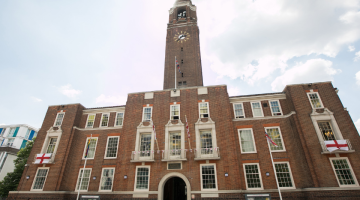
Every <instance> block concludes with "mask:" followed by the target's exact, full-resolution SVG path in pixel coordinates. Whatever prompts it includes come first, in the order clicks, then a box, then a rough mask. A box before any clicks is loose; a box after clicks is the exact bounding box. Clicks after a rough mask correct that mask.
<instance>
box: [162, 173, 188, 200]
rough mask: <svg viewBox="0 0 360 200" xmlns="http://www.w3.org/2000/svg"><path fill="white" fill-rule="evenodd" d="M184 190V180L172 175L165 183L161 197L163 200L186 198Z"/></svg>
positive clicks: (182, 199)
mask: <svg viewBox="0 0 360 200" xmlns="http://www.w3.org/2000/svg"><path fill="white" fill-rule="evenodd" d="M186 190H187V189H186V184H185V181H184V180H182V179H181V178H179V177H172V178H170V179H168V180H167V181H166V183H165V186H164V192H163V198H164V200H186V195H187V191H186Z"/></svg>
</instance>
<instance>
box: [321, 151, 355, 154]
mask: <svg viewBox="0 0 360 200" xmlns="http://www.w3.org/2000/svg"><path fill="white" fill-rule="evenodd" d="M336 153H355V150H349V151H343V150H336V151H333V152H330V151H322V152H321V154H336Z"/></svg>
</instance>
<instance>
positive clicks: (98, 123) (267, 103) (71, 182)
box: [9, 0, 360, 200]
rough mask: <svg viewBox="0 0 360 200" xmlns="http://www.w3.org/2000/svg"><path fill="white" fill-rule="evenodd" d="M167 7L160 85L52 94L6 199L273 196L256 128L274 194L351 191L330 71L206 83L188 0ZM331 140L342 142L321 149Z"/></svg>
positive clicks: (355, 167) (350, 166) (352, 156)
mask: <svg viewBox="0 0 360 200" xmlns="http://www.w3.org/2000/svg"><path fill="white" fill-rule="evenodd" d="M169 16H170V17H169V23H168V28H167V38H166V58H165V72H164V88H163V90H159V91H151V92H139V93H131V94H129V95H128V99H127V102H126V105H124V106H114V107H102V108H85V107H84V106H82V105H81V104H69V105H58V106H49V108H48V111H47V113H46V116H45V119H44V122H43V125H42V127H41V129H40V131H39V133H38V137H37V139H36V142H35V144H34V146H33V149H32V152H31V155H30V158H29V160H28V163H27V164H28V166H27V167H26V168H25V171H24V173H23V176H22V178H21V180H20V183H19V186H18V191H14V192H11V193H10V195H9V199H27V198H32V199H76V196H77V193H78V191H79V190H80V194H81V196H82V198H83V199H122V198H150V199H171V200H175V199H187V200H190V199H191V198H196V199H199V198H234V199H249V200H250V199H251V200H252V199H279V194H278V193H277V183H276V178H275V174H274V170H273V166H272V163H271V159H270V154H269V147H268V143H267V140H266V138H265V134H264V132H265V131H266V132H267V133H268V134H269V135H270V137H271V138H272V139H273V140H274V142H276V143H277V145H278V146H277V147H276V146H274V145H272V144H271V152H272V155H273V158H274V165H275V169H276V175H277V177H278V181H279V185H280V189H281V193H282V196H283V199H359V196H360V187H359V183H358V178H359V177H360V165H359V163H360V156H359V152H360V139H359V134H358V132H357V130H356V128H355V126H354V124H353V122H352V119H351V117H350V115H349V113H348V112H347V111H346V109H344V107H343V105H342V103H341V101H340V99H339V97H338V95H337V89H336V88H334V87H333V85H332V83H331V82H322V83H310V84H298V85H288V86H286V87H285V89H284V90H283V92H279V93H268V94H255V95H244V96H233V97H229V95H228V92H227V87H226V85H217V86H203V80H202V70H201V58H200V44H199V28H198V26H197V17H196V7H195V6H194V5H193V4H192V2H191V1H190V0H177V1H176V2H175V4H174V7H173V8H171V9H170V11H169ZM175 56H176V57H177V60H178V63H179V67H180V70H181V72H179V69H177V66H176V64H175ZM175 76H176V81H175ZM175 84H176V85H175ZM186 121H187V122H188V126H189V132H190V138H188V134H187V129H186ZM153 124H154V126H155V131H154V130H153ZM330 140H346V142H347V144H348V146H349V150H348V151H344V150H336V151H333V152H329V151H328V149H327V148H326V145H325V141H330ZM88 144H89V145H88ZM44 153H51V157H50V159H49V163H47V164H35V163H34V162H35V157H36V154H44ZM85 155H87V158H86V159H85ZM85 162H86V167H85V168H84V163H85ZM81 177H82V178H81ZM80 179H81V180H82V181H80Z"/></svg>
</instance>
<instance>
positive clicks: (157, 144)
mask: <svg viewBox="0 0 360 200" xmlns="http://www.w3.org/2000/svg"><path fill="white" fill-rule="evenodd" d="M151 123H152V126H153V133H154V137H155V141H156V146H157V148H158V151H159V150H160V149H159V143H158V141H157V137H156V132H155V130H154V129H155V125H154V121H153V119H152V117H151Z"/></svg>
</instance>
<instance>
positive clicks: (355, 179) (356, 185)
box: [329, 157, 359, 188]
mask: <svg viewBox="0 0 360 200" xmlns="http://www.w3.org/2000/svg"><path fill="white" fill-rule="evenodd" d="M344 159H345V160H346V161H347V163H348V165H349V166H350V171H351V174H352V175H353V177H354V181H355V185H340V181H339V179H338V177H337V175H336V171H335V167H334V164H333V162H332V161H333V160H344ZM329 160H330V164H331V167H332V169H333V171H334V175H335V178H336V181H337V183H338V184H339V187H345V188H346V187H359V182H358V181H357V178H356V175H355V173H354V170H353V168H352V166H351V163H350V161H349V158H348V157H332V158H329Z"/></svg>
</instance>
